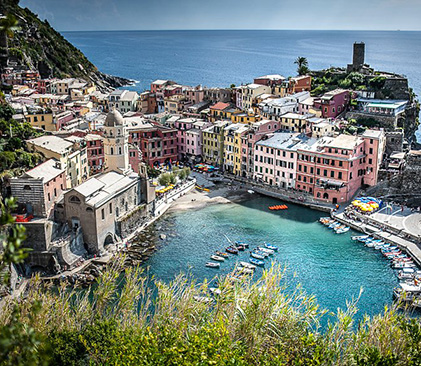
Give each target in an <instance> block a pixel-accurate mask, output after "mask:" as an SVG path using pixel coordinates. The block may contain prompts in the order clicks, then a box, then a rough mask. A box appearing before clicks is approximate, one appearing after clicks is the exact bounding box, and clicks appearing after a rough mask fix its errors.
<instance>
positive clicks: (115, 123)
mask: <svg viewBox="0 0 421 366" xmlns="http://www.w3.org/2000/svg"><path fill="white" fill-rule="evenodd" d="M104 160H105V171H106V172H110V171H115V172H118V173H123V174H127V173H129V172H131V167H130V164H129V134H128V132H127V129H126V126H124V119H123V116H122V115H121V114H120V112H119V111H117V110H116V109H113V110H112V111H111V112H109V113H108V115H107V118H106V119H105V124H104Z"/></svg>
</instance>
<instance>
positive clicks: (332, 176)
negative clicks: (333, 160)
mask: <svg viewBox="0 0 421 366" xmlns="http://www.w3.org/2000/svg"><path fill="white" fill-rule="evenodd" d="M330 177H331V178H335V172H334V171H333V170H332V171H331V172H330Z"/></svg>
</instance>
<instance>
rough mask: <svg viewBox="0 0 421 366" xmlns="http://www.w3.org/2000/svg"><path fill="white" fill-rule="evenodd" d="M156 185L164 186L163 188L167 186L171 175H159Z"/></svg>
mask: <svg viewBox="0 0 421 366" xmlns="http://www.w3.org/2000/svg"><path fill="white" fill-rule="evenodd" d="M158 183H159V184H160V185H161V186H165V187H166V186H169V185H170V183H171V174H170V173H164V174H161V175H160V176H159V178H158Z"/></svg>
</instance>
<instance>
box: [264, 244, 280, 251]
mask: <svg viewBox="0 0 421 366" xmlns="http://www.w3.org/2000/svg"><path fill="white" fill-rule="evenodd" d="M265 247H266V248H268V249H272V250H274V251H275V252H277V251H278V247H277V246H276V245H272V244H269V243H265Z"/></svg>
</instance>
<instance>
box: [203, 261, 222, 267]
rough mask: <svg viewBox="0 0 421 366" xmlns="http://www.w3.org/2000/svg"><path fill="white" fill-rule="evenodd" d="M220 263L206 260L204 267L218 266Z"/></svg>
mask: <svg viewBox="0 0 421 366" xmlns="http://www.w3.org/2000/svg"><path fill="white" fill-rule="evenodd" d="M219 266H220V264H219V263H215V262H207V263H206V267H210V268H219Z"/></svg>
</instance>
